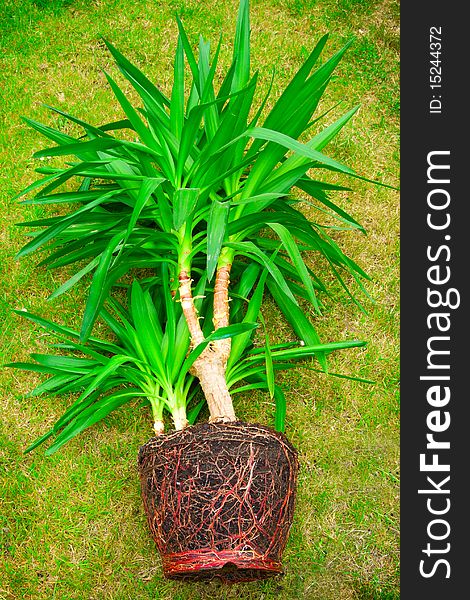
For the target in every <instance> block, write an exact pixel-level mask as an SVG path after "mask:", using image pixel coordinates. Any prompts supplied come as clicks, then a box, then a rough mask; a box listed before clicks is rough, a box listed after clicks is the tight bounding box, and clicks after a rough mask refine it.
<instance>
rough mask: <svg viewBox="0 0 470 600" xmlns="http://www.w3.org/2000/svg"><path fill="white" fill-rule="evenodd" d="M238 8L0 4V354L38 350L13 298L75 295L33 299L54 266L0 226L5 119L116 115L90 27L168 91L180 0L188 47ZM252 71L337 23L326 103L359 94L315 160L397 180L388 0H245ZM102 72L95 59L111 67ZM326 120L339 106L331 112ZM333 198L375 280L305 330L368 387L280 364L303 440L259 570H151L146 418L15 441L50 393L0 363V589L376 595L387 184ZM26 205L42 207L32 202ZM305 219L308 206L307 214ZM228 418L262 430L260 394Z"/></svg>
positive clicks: (391, 534)
mask: <svg viewBox="0 0 470 600" xmlns="http://www.w3.org/2000/svg"><path fill="white" fill-rule="evenodd" d="M236 5H237V2H235V1H231V2H228V1H227V0H220V1H219V2H215V1H214V0H207V1H206V2H204V3H202V2H199V1H197V0H187V1H176V0H167V1H164V2H162V3H157V2H151V1H149V0H147V1H146V2H144V1H143V0H134V1H132V2H131V1H130V0H101V1H100V0H96V1H95V2H91V3H90V2H85V1H82V0H77V1H65V0H62V1H61V0H51V1H50V2H47V1H46V0H35V1H34V2H33V1H28V0H25V1H20V0H0V57H1V58H0V86H1V91H2V95H1V96H0V103H2V104H0V109H1V115H0V119H1V121H0V123H1V125H0V164H1V165H2V169H1V172H0V203H1V210H2V216H3V227H2V229H1V231H0V272H1V276H0V277H1V281H0V323H1V352H2V357H1V362H9V361H13V360H24V359H25V358H26V357H27V356H28V354H29V352H34V351H36V352H37V351H38V350H40V349H41V348H43V337H42V334H41V332H40V331H39V330H34V329H31V327H30V325H29V324H28V323H27V322H26V321H24V320H20V319H19V318H18V317H16V316H15V315H14V314H13V313H12V309H14V308H21V307H26V308H28V310H31V311H32V312H37V313H40V314H44V315H45V316H48V317H50V318H55V319H58V320H59V321H62V320H64V319H67V321H68V322H69V323H71V324H74V325H78V323H79V320H80V314H81V313H80V311H81V310H82V309H83V303H82V302H81V299H80V290H79V289H77V290H75V291H74V293H73V295H72V296H71V297H68V298H64V297H60V298H58V299H57V300H55V301H53V302H49V303H48V302H47V296H48V295H49V294H50V292H51V291H52V290H53V289H54V288H55V287H56V286H57V285H58V284H59V283H60V282H62V281H65V279H66V277H67V275H66V273H64V272H61V273H59V272H46V271H44V270H42V269H41V268H38V267H37V266H36V264H35V262H34V260H33V259H30V258H25V259H23V260H22V261H21V263H18V262H16V261H15V260H14V258H13V257H14V255H15V253H16V252H17V251H18V250H19V248H20V247H21V246H22V244H23V239H24V238H23V235H22V232H21V231H20V230H18V228H16V227H15V225H14V224H15V223H16V222H19V221H22V220H24V219H26V218H27V217H28V218H29V217H33V216H34V217H36V216H39V214H38V212H37V210H38V209H35V208H34V207H21V206H19V205H18V204H17V203H16V202H13V201H12V200H11V198H12V196H13V195H14V194H15V193H17V192H19V191H20V190H21V189H22V188H24V187H25V186H26V185H27V184H28V183H30V182H31V181H32V180H33V178H34V177H35V174H34V172H33V169H34V166H35V162H34V161H33V160H32V159H31V156H32V154H33V152H34V151H36V150H38V149H39V148H40V144H43V142H42V141H40V140H39V137H38V136H37V135H36V134H35V133H34V132H33V131H31V130H30V129H28V128H27V127H26V126H25V125H23V124H22V123H21V121H20V116H21V115H26V116H29V117H31V118H35V119H38V120H40V121H43V122H46V123H51V124H56V125H60V126H62V127H68V125H66V124H65V123H64V122H61V121H60V119H58V117H57V116H53V115H51V114H50V113H48V112H47V111H46V110H45V109H43V108H42V107H41V103H42V102H44V103H46V104H52V105H54V106H58V107H59V108H63V109H64V110H65V111H67V112H70V113H72V114H77V115H78V116H81V117H83V118H85V120H89V121H90V122H96V123H99V122H102V121H104V120H108V121H111V120H113V119H114V118H116V119H118V118H121V114H120V112H119V109H118V107H117V104H116V102H114V101H113V100H112V99H111V98H112V96H111V94H109V93H108V92H107V85H106V82H105V78H104V75H103V74H102V71H101V69H102V68H104V69H107V70H109V69H110V67H111V62H112V61H111V59H110V56H109V54H108V53H107V51H106V49H105V47H104V45H103V44H102V42H101V41H100V39H99V36H100V35H104V36H105V37H107V38H109V39H110V40H111V41H112V42H113V43H114V44H115V45H116V46H117V47H118V48H119V49H120V50H121V51H122V52H123V53H124V54H125V55H127V56H129V57H130V58H131V59H133V60H135V61H136V62H137V64H139V65H140V66H141V67H142V68H143V69H144V71H146V73H147V74H148V75H150V76H151V77H152V78H153V79H154V80H156V81H157V82H158V83H159V84H160V85H161V86H162V87H163V88H164V90H166V91H167V92H168V91H169V86H170V82H171V76H172V64H171V60H172V54H173V51H174V47H175V43H176V35H177V29H176V24H175V21H174V19H173V14H174V12H175V11H178V12H179V13H180V14H181V15H182V18H183V20H184V22H185V25H186V26H187V28H188V31H189V33H190V34H191V36H192V37H191V39H192V41H194V42H195V41H196V35H197V34H198V33H199V32H202V33H203V34H204V36H205V37H206V38H208V39H211V40H215V39H217V37H218V34H219V32H220V31H222V32H223V34H224V40H225V44H224V45H223V47H222V50H221V61H222V63H223V65H224V66H226V65H227V64H228V63H229V61H230V52H231V48H230V40H231V39H232V37H233V35H232V34H233V30H234V14H235V11H236ZM251 19H252V48H253V65H254V66H256V67H259V69H260V76H261V79H262V80H263V82H264V83H265V86H267V85H268V83H269V79H270V73H271V69H272V66H273V65H275V66H276V73H277V75H276V80H275V84H274V88H273V92H274V97H275V96H276V94H279V93H280V91H281V90H282V89H283V85H284V84H285V82H286V81H288V79H289V77H290V76H291V75H292V74H293V72H294V70H295V69H296V68H298V66H299V65H300V63H301V60H302V58H303V56H304V52H305V51H304V50H303V49H302V48H303V47H305V48H306V49H307V50H308V49H310V48H311V47H312V46H313V44H314V42H315V41H316V40H318V39H319V37H320V36H321V35H322V34H324V33H326V32H327V31H330V32H331V38H330V43H329V48H330V53H333V52H334V51H335V50H337V49H339V48H340V47H341V45H342V44H343V43H344V42H345V41H346V40H348V39H349V38H350V37H352V36H355V38H356V40H355V43H354V45H353V46H352V48H351V49H350V50H349V51H348V53H347V54H346V56H345V58H344V59H343V61H342V63H341V64H340V66H339V68H338V71H337V73H336V75H335V79H334V81H333V83H332V85H331V86H330V88H329V91H328V97H327V99H326V101H325V103H324V106H325V108H327V107H329V106H332V105H334V104H335V103H336V102H338V101H339V100H345V101H346V102H345V104H344V106H343V108H344V110H343V112H345V110H347V109H349V108H350V107H352V106H354V105H355V104H356V103H358V102H359V103H361V104H362V108H361V109H360V111H359V113H358V114H357V115H356V116H355V118H354V119H353V121H352V122H351V123H350V124H349V126H348V127H347V128H346V129H345V130H344V131H343V132H342V133H341V135H340V136H339V138H338V139H337V140H336V141H335V142H334V144H332V145H331V146H330V148H329V155H331V156H333V157H334V158H337V159H338V160H341V161H342V162H345V163H346V164H348V165H350V166H352V167H353V168H355V169H356V170H357V171H358V172H360V173H362V174H364V175H367V176H368V177H371V178H377V179H380V180H382V181H384V182H386V183H389V184H392V185H396V184H397V180H398V97H399V90H398V3H396V2H394V1H391V0H385V1H383V2H377V1H373V0H360V1H353V0H342V1H335V0H317V1H314V0H296V1H295V2H288V1H286V0H252V8H251ZM111 72H113V71H112V67H111ZM337 114H339V113H337ZM335 201H338V202H340V203H341V204H342V205H343V206H344V207H345V208H346V210H348V212H350V213H351V214H352V215H353V216H354V217H356V218H357V219H358V220H359V221H360V222H361V223H362V224H363V225H364V226H365V227H366V229H367V232H368V234H367V236H361V235H355V234H352V233H351V232H337V233H336V234H335V237H336V239H337V240H338V242H339V243H340V244H341V245H342V246H343V247H344V248H347V249H348V253H349V254H350V255H351V256H352V257H353V258H354V259H355V260H357V261H358V262H359V264H360V265H361V266H362V267H363V268H364V269H365V270H366V271H367V272H368V273H369V274H370V275H371V276H372V281H371V283H370V284H369V286H368V290H369V292H370V294H371V296H372V297H373V298H374V300H375V303H372V302H370V301H368V300H367V299H365V301H364V303H365V306H366V308H367V310H368V313H369V314H368V315H364V314H362V313H360V312H359V311H358V310H357V308H356V307H355V305H354V304H353V303H352V302H351V301H350V300H349V299H348V297H347V296H345V294H344V292H343V291H342V290H341V289H339V288H338V289H337V293H338V295H339V297H340V298H341V300H342V302H340V303H338V302H336V301H334V300H333V299H329V298H325V299H324V302H325V305H326V309H325V311H324V314H323V316H322V317H321V318H317V319H316V325H317V327H318V330H319V332H320V335H321V336H322V340H324V341H333V340H341V339H345V338H353V337H354V338H359V339H365V340H367V341H368V348H367V349H366V350H360V349H351V350H347V351H342V352H340V353H337V354H336V355H332V358H331V371H333V372H338V373H344V374H350V375H355V376H359V377H363V378H366V379H373V380H374V381H375V382H376V383H375V385H373V386H371V385H366V384H356V383H354V382H351V381H348V380H344V379H337V378H333V377H326V376H324V375H321V374H318V373H315V372H312V371H307V370H298V371H295V372H292V373H288V374H285V375H282V376H281V378H280V379H281V380H282V383H283V385H284V388H285V391H286V395H287V398H288V403H289V404H288V412H287V431H286V432H287V434H288V436H289V438H290V439H291V440H292V442H293V443H294V444H295V445H296V447H297V448H298V450H299V453H300V460H301V474H300V480H299V494H298V502H297V508H296V514H295V519H294V524H293V527H292V531H291V536H290V539H289V543H288V546H287V548H286V551H285V555H284V566H285V571H286V574H285V576H284V577H283V578H280V579H279V580H276V581H268V582H264V583H250V584H244V585H237V586H233V587H223V586H220V585H218V584H216V583H214V584H211V585H207V584H206V585H187V584H180V583H172V582H168V581H165V580H163V579H162V577H161V567H160V560H159V557H158V554H157V552H156V550H155V546H154V544H153V542H152V540H151V539H150V536H149V534H148V531H147V526H146V523H145V518H144V515H143V510H142V506H141V500H140V493H139V485H138V477H137V469H136V456H137V452H138V448H139V446H140V445H141V444H143V443H144V442H145V441H146V440H147V439H148V438H149V437H151V435H152V433H151V419H150V415H149V414H148V413H147V412H145V411H144V410H143V409H138V408H137V405H135V406H134V407H132V406H126V407H125V408H123V409H122V411H121V412H119V413H116V414H113V415H111V416H110V417H109V418H108V419H106V421H105V422H103V423H101V424H99V425H97V426H96V427H93V428H92V429H90V430H88V431H86V432H85V433H84V434H82V435H81V436H80V437H79V438H76V439H75V440H73V441H72V442H70V444H68V445H67V446H65V447H64V448H63V449H62V450H61V451H60V452H59V453H58V454H57V455H54V456H52V457H48V458H45V457H44V456H43V454H42V451H41V449H38V450H37V451H36V452H35V453H33V454H31V455H26V456H25V455H23V454H22V452H23V450H24V448H25V447H26V446H27V445H28V444H29V443H30V442H31V441H32V440H34V439H35V438H36V437H37V436H38V435H40V434H41V433H44V432H45V431H46V430H47V429H48V427H49V426H50V425H51V424H52V423H53V422H54V421H55V420H56V419H57V418H58V416H59V415H60V414H61V412H62V410H63V407H64V406H65V405H66V403H67V399H64V398H61V399H59V398H55V399H49V398H46V397H45V398H43V399H41V401H40V402H35V403H34V404H32V403H31V401H29V400H28V399H25V398H24V394H25V393H26V392H27V391H28V390H29V389H31V388H32V387H33V386H34V383H35V382H36V381H37V378H36V377H35V375H34V374H27V373H22V372H14V371H11V370H7V369H4V370H2V371H0V387H1V390H0V398H1V400H0V402H1V405H2V421H1V429H0V461H1V470H0V472H1V473H2V478H3V480H4V481H3V482H2V483H3V484H4V489H5V491H4V492H3V493H2V495H1V499H0V503H1V509H0V518H1V522H0V553H2V560H1V561H0V598H1V599H2V600H3V598H5V599H8V600H16V599H20V598H21V599H31V600H33V599H34V600H36V599H37V600H42V599H44V600H45V599H50V598H56V599H60V600H62V599H64V600H69V599H70V600H71V599H77V600H78V599H79V600H83V599H86V600H92V599H96V600H102V599H113V600H124V599H132V600H138V599H147V598H148V599H150V598H152V599H155V598H157V599H162V600H199V599H201V600H202V599H209V598H220V599H223V598H227V599H230V598H239V597H242V598H247V599H250V598H253V599H255V598H256V599H258V598H264V599H265V600H271V599H272V600H274V599H275V598H281V599H296V598H305V599H312V600H313V599H316V600H333V599H334V600H337V599H341V600H349V599H364V600H366V599H374V600H391V599H396V598H398V597H399V578H398V547H399V539H398V527H399V525H398V522H399V505H398V494H399V490H398V477H399V473H398V453H399V441H398V428H399V405H398V324H399V306H398V288H399V279H398V254H399V245H398V220H399V216H398V194H397V193H396V192H393V191H390V190H388V189H385V188H376V187H373V186H369V185H366V184H362V183H361V182H354V192H352V193H343V194H338V195H337V196H336V197H335ZM41 210H42V209H41ZM305 210H306V212H307V213H308V210H309V207H308V206H307V205H306V208H305ZM263 315H264V317H265V319H266V321H267V324H268V332H269V335H270V339H271V341H273V342H274V341H279V340H286V339H291V338H292V337H293V334H292V333H291V332H290V331H289V329H288V327H287V326H285V327H284V326H282V325H281V324H280V323H279V320H278V315H277V313H276V311H275V309H274V307H273V305H271V304H269V302H268V304H267V305H266V308H265V309H264V311H263ZM236 410H237V414H238V415H239V416H240V417H242V418H243V419H246V420H251V421H259V422H262V423H267V424H272V422H273V406H272V403H271V401H270V400H269V397H268V396H267V395H265V394H261V393H259V394H252V395H250V396H249V397H248V396H245V397H236Z"/></svg>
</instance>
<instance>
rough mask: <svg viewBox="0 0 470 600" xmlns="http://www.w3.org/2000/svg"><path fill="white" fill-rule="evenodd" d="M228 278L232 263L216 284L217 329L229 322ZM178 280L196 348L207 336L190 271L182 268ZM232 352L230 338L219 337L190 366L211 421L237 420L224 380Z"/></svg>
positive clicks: (222, 268)
mask: <svg viewBox="0 0 470 600" xmlns="http://www.w3.org/2000/svg"><path fill="white" fill-rule="evenodd" d="M229 281H230V265H228V266H224V267H221V268H219V269H218V270H217V275H216V281H215V287H214V317H213V323H214V328H215V330H217V329H219V328H220V327H227V326H228V324H229V304H228V286H229ZM179 282H180V299H181V305H182V308H183V313H184V316H185V318H186V322H187V324H188V328H189V333H190V335H191V348H192V349H194V348H195V347H196V346H197V345H198V344H200V343H201V342H202V341H203V340H204V334H203V333H202V329H201V326H200V323H199V316H198V314H197V310H196V307H195V305H194V299H193V296H192V292H191V278H190V276H189V274H188V273H187V272H185V271H181V273H180V276H179ZM229 355H230V338H227V339H224V340H217V341H215V342H213V343H211V344H209V345H208V346H207V348H206V349H205V350H204V351H203V352H202V354H201V356H199V358H198V359H197V360H196V361H195V362H194V365H193V367H192V369H191V373H192V374H193V375H195V376H196V377H197V378H198V379H199V382H200V384H201V388H202V391H203V392H204V396H205V397H206V400H207V405H208V407H209V412H210V418H209V421H210V422H211V423H229V422H232V421H236V420H237V417H236V415H235V411H234V409H233V403H232V398H231V396H230V392H229V391H228V388H227V382H226V380H225V370H226V367H227V360H228V357H229Z"/></svg>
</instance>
